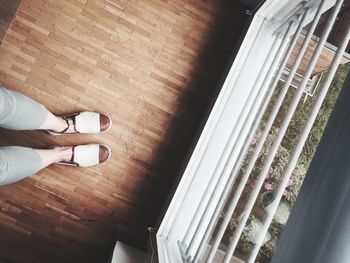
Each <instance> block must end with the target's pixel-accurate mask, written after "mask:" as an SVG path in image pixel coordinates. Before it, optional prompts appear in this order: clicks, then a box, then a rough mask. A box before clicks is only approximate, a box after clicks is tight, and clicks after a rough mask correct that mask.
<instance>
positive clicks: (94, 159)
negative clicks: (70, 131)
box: [53, 144, 111, 167]
mask: <svg viewBox="0 0 350 263" xmlns="http://www.w3.org/2000/svg"><path fill="white" fill-rule="evenodd" d="M53 150H55V151H57V152H58V156H59V158H58V159H57V161H56V162H55V163H57V164H66V165H75V166H82V167H88V166H93V165H96V164H100V163H103V162H105V161H107V160H108V159H109V157H110V156H111V151H110V149H109V148H108V147H107V146H105V145H98V144H87V145H76V146H56V147H54V148H53Z"/></svg>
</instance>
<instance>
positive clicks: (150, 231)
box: [147, 227, 154, 263]
mask: <svg viewBox="0 0 350 263" xmlns="http://www.w3.org/2000/svg"><path fill="white" fill-rule="evenodd" d="M147 230H148V232H149V243H150V245H151V251H152V254H151V263H153V257H154V247H153V244H152V232H153V230H154V228H153V227H148V228H147Z"/></svg>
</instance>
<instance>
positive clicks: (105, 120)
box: [100, 114, 112, 132]
mask: <svg viewBox="0 0 350 263" xmlns="http://www.w3.org/2000/svg"><path fill="white" fill-rule="evenodd" d="M111 125H112V123H111V119H110V118H109V117H108V116H106V115H104V114H100V127H101V132H103V131H106V130H107V129H108V128H109V127H111Z"/></svg>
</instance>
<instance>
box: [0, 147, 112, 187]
mask: <svg viewBox="0 0 350 263" xmlns="http://www.w3.org/2000/svg"><path fill="white" fill-rule="evenodd" d="M85 146H89V145H85ZM74 147H75V148H74ZM79 147H80V148H84V146H82V145H80V146H79V145H77V146H56V147H53V148H51V149H32V148H26V147H19V146H8V147H0V185H7V184H11V183H14V182H17V181H20V180H22V179H24V178H26V177H28V176H31V175H33V174H35V173H37V172H38V171H40V170H41V169H43V168H45V167H47V166H49V165H50V164H53V163H59V162H65V163H71V164H76V165H82V166H83V167H87V166H92V165H96V164H99V163H103V162H105V161H107V160H108V159H109V157H110V154H111V153H110V150H109V148H108V147H106V146H103V145H99V147H97V148H95V150H97V151H95V152H91V148H90V152H89V149H87V150H85V151H84V149H83V150H82V149H80V152H78V153H79V154H78V156H76V154H77V152H76V150H74V153H73V148H74V149H77V148H79ZM85 149H86V148H85ZM82 151H83V152H82ZM91 154H92V157H95V158H97V160H95V161H96V162H95V163H91V162H90V163H89V161H91ZM73 157H74V158H73ZM75 157H78V158H77V159H78V160H80V161H82V162H83V163H82V164H81V163H79V161H78V160H76V159H75ZM76 161H78V163H76ZM84 164H85V165H84ZM86 164H88V165H86Z"/></svg>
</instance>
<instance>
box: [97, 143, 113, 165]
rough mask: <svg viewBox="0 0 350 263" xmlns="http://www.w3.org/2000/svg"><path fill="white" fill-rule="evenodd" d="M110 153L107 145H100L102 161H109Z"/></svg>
mask: <svg viewBox="0 0 350 263" xmlns="http://www.w3.org/2000/svg"><path fill="white" fill-rule="evenodd" d="M110 155H111V152H110V150H109V149H108V148H107V147H106V146H104V145H100V151H99V161H100V163H103V162H105V161H107V159H108V158H109V156H110Z"/></svg>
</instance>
